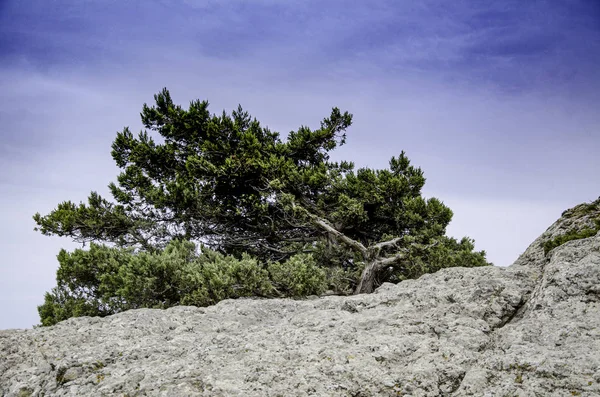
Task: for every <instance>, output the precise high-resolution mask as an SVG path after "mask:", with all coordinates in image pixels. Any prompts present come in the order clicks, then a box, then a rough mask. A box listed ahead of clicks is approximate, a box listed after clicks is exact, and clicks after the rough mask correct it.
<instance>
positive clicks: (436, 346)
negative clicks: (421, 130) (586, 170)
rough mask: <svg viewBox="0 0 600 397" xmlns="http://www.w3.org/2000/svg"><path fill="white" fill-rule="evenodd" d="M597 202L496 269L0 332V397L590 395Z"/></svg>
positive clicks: (596, 323)
mask: <svg viewBox="0 0 600 397" xmlns="http://www.w3.org/2000/svg"><path fill="white" fill-rule="evenodd" d="M598 217H600V201H598V202H594V203H592V204H584V205H583V207H582V206H578V207H575V208H574V209H571V210H569V211H566V212H565V213H564V214H563V216H562V217H561V218H560V219H559V220H558V221H557V222H555V223H554V224H553V225H552V226H551V227H550V228H549V229H548V230H547V231H546V232H545V233H544V234H542V235H541V236H540V237H539V238H538V239H537V240H535V241H534V242H533V243H532V244H531V245H530V246H529V248H528V249H527V250H526V251H525V252H524V253H523V254H522V255H521V256H520V257H519V259H518V260H517V261H516V262H515V263H514V264H513V265H512V266H510V267H508V268H499V267H478V268H448V269H443V270H440V271H438V272H437V273H434V274H427V275H424V276H422V277H420V278H419V279H417V280H408V281H403V282H401V283H399V284H397V285H394V284H384V285H382V286H381V287H380V288H378V289H377V290H376V291H375V293H373V294H369V295H357V296H350V297H341V296H326V297H312V298H310V299H305V300H292V299H237V300H226V301H222V302H220V303H219V304H217V305H215V306H212V307H208V308H196V307H183V306H181V307H175V308H171V309H167V310H152V309H141V310H131V311H127V312H123V313H120V314H116V315H113V316H109V317H105V318H90V317H81V318H72V319H69V320H67V321H63V322H61V323H59V324H57V325H55V326H52V327H42V328H34V329H30V330H5V331H0V394H2V395H4V396H46V397H48V396H88V395H89V396H272V397H275V396H285V397H289V396H311V395H312V396H353V397H359V396H360V397H366V396H520V397H526V396H561V397H562V396H598V395H600V233H599V234H596V235H595V236H592V237H588V238H583V239H577V240H573V241H569V242H567V243H565V244H563V245H561V246H559V247H557V248H554V249H553V250H551V251H550V252H548V253H545V252H544V243H545V242H546V241H549V240H551V239H554V238H556V237H557V236H560V235H563V234H565V233H569V232H572V231H574V230H581V229H583V228H590V227H594V219H597V218H598Z"/></svg>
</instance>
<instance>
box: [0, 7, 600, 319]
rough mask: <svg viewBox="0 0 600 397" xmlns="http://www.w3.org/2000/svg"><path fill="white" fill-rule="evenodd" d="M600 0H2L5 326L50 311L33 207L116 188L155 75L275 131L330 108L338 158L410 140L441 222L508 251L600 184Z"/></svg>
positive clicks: (379, 163) (372, 153) (185, 100)
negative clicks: (124, 137)
mask: <svg viewBox="0 0 600 397" xmlns="http://www.w3.org/2000/svg"><path fill="white" fill-rule="evenodd" d="M598 65H600V2H597V1H592V0H564V1H562V0H546V1H537V0H531V1H527V2H524V1H520V0H518V1H512V0H504V1H488V0H472V1H468V0H456V1H452V2H448V1H443V0H422V1H419V2H415V1H408V0H404V1H400V0H370V1H350V0H345V1H341V0H319V1H317V0H295V1H276V0H255V1H253V0H246V1H242V0H220V1H217V0H204V1H201V0H172V1H171V0H169V1H166V0H144V1H142V0H129V1H120V0H119V1H116V0H103V1H100V0H98V1H90V0H80V1H74V0H71V1H66V0H54V1H48V0H30V1H27V2H24V1H18V0H3V1H0V92H1V94H0V134H1V138H2V139H1V140H0V225H1V228H0V251H1V252H2V253H3V255H2V256H1V257H0V329H6V328H30V327H31V326H33V325H35V324H38V323H39V316H38V313H37V309H36V308H37V306H38V305H40V304H41V303H43V299H44V293H45V292H46V291H49V290H50V289H51V288H52V287H53V286H55V284H56V279H55V277H56V270H57V268H58V262H57V260H56V255H57V254H58V252H59V250H60V249H61V248H65V249H68V250H72V249H74V248H79V247H80V245H77V244H75V243H73V242H71V241H70V240H69V239H67V238H59V237H47V236H43V235H41V234H40V233H39V232H35V231H34V230H33V228H34V227H35V224H34V222H33V220H32V216H33V214H35V213H36V212H39V213H41V214H42V215H46V214H48V213H49V212H50V211H52V209H54V208H56V206H57V204H59V203H60V202H62V201H66V200H71V201H74V202H80V201H85V200H86V199H87V197H88V195H89V193H90V192H91V191H98V192H100V193H101V194H104V195H107V197H109V196H108V189H107V185H108V183H109V182H111V181H116V176H117V175H118V172H119V169H118V168H117V167H116V165H115V164H114V162H113V160H112V158H111V156H110V146H111V143H112V141H113V140H114V138H115V136H116V133H117V131H121V130H122V129H123V128H124V127H126V126H129V127H130V128H131V129H132V131H134V132H136V131H139V130H141V129H142V124H141V121H140V117H139V113H140V111H141V109H142V105H143V104H144V103H148V104H152V103H153V95H154V94H156V93H158V92H159V91H160V90H161V89H162V88H163V87H167V88H168V89H169V91H170V92H171V95H172V97H173V99H174V101H175V102H176V103H178V104H181V105H182V106H187V105H188V104H189V102H190V101H192V100H195V99H200V100H208V101H209V102H210V110H211V112H213V113H221V112H222V111H223V110H226V111H228V112H231V111H232V110H234V109H235V108H236V107H237V105H238V104H241V105H242V106H243V107H244V109H245V110H247V111H248V112H250V114H251V115H252V116H253V117H256V118H257V119H258V120H260V121H261V123H262V124H263V125H266V126H268V127H269V128H270V129H271V130H274V131H279V132H281V133H282V134H283V135H284V136H285V134H286V133H288V132H289V131H292V130H296V129H298V128H299V127H300V126H301V125H306V126H309V127H311V128H318V127H319V122H320V121H321V120H322V119H323V118H324V117H327V116H328V115H329V114H330V111H331V108H332V107H334V106H337V107H339V108H340V109H341V110H343V111H346V110H347V111H349V112H350V113H352V114H353V115H354V122H353V125H352V126H351V127H350V128H349V129H348V131H347V133H348V139H347V144H346V145H344V146H342V147H341V148H339V149H338V150H336V151H335V152H334V153H333V155H332V158H333V159H334V160H343V159H345V160H351V161H354V162H355V164H356V165H357V166H358V167H371V168H378V169H380V168H386V167H387V166H388V161H389V159H390V158H391V157H392V156H397V155H398V154H399V153H400V152H401V151H402V150H404V151H405V152H406V154H407V156H408V157H409V158H410V159H411V161H412V163H413V164H414V165H417V166H419V167H421V168H422V169H423V171H424V173H425V177H426V178H427V182H426V185H425V188H424V189H423V193H424V195H425V196H427V197H437V198H439V199H441V200H442V201H443V202H444V203H445V204H447V205H448V206H449V207H450V208H451V209H452V210H453V211H454V218H453V221H452V222H451V224H450V225H449V227H448V234H450V235H452V236H454V237H457V238H460V237H462V236H465V235H466V236H469V237H472V238H474V239H475V246H476V249H478V250H485V251H486V252H487V254H488V259H489V260H490V261H491V262H493V263H494V264H495V265H497V266H507V265H510V264H511V263H512V262H513V261H514V260H516V258H517V257H518V256H519V254H521V253H522V252H523V251H524V250H525V249H526V248H527V246H528V245H529V244H530V243H531V242H532V241H533V240H534V239H535V238H536V237H537V236H538V235H540V234H541V233H542V232H543V231H544V230H545V229H546V228H547V227H548V226H550V224H552V223H553V222H554V221H555V220H556V219H557V218H558V217H560V214H561V212H562V211H563V210H565V209H567V208H570V207H572V206H574V205H577V204H579V203H582V202H589V201H592V200H594V199H596V198H598V196H600V180H599V178H598V171H599V170H600V155H598V153H600V138H599V133H600V131H599V127H598V126H600V111H598V108H599V105H600V67H598Z"/></svg>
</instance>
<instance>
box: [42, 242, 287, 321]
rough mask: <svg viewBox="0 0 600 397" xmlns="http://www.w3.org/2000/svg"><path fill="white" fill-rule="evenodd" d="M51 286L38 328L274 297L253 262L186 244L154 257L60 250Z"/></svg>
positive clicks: (97, 248) (93, 248)
mask: <svg viewBox="0 0 600 397" xmlns="http://www.w3.org/2000/svg"><path fill="white" fill-rule="evenodd" d="M58 261H59V269H58V271H57V286H56V287H55V288H53V289H52V291H51V292H49V293H46V295H45V301H44V304H42V305H41V306H39V307H38V312H39V314H40V318H41V324H42V325H44V326H46V325H53V324H56V323H57V322H59V321H62V320H66V319H68V318H71V317H79V316H107V315H110V314H114V313H118V312H121V311H124V310H129V309H137V308H168V307H172V306H177V305H182V304H183V305H197V306H207V305H211V304H214V303H217V302H219V301H220V300H223V299H228V298H239V297H242V296H274V295H275V294H276V292H275V290H274V288H273V285H272V284H271V281H270V280H269V273H268V271H267V270H266V269H264V268H263V267H262V266H261V265H260V264H259V263H258V261H257V260H256V259H253V258H251V257H250V256H248V255H243V256H242V259H240V260H238V259H235V258H234V257H232V256H225V255H222V254H219V253H217V252H214V251H210V250H206V249H203V250H202V253H201V254H197V253H196V246H195V245H194V244H193V243H191V242H188V241H172V242H171V243H169V244H168V245H167V247H166V248H165V249H164V250H163V251H160V252H156V253H146V252H140V253H134V252H133V251H132V250H129V249H119V248H111V247H106V246H101V245H97V244H91V246H90V249H89V250H87V251H85V250H81V249H77V250H75V251H74V252H72V253H68V252H66V251H65V250H61V252H60V253H59V255H58Z"/></svg>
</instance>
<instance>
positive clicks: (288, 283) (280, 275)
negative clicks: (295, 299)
mask: <svg viewBox="0 0 600 397" xmlns="http://www.w3.org/2000/svg"><path fill="white" fill-rule="evenodd" d="M269 274H270V275H271V281H272V282H273V285H274V286H275V288H277V290H278V291H279V292H280V293H282V294H284V295H285V296H307V295H320V294H322V293H323V292H325V291H326V290H327V277H326V274H325V270H323V269H322V268H320V267H318V266H317V264H316V262H315V259H314V258H313V256H312V255H310V254H297V255H294V256H292V257H291V258H289V259H288V260H287V261H285V262H283V263H279V262H273V263H270V264H269Z"/></svg>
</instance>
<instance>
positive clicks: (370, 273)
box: [354, 260, 380, 295]
mask: <svg viewBox="0 0 600 397" xmlns="http://www.w3.org/2000/svg"><path fill="white" fill-rule="evenodd" d="M378 265H379V261H377V260H373V261H370V262H369V263H367V266H365V269H364V270H363V272H362V275H361V276H360V281H359V282H358V286H357V287H356V290H354V295H358V294H370V293H371V292H373V289H374V288H375V278H376V277H377V273H378V272H379V270H380V266H378Z"/></svg>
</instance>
